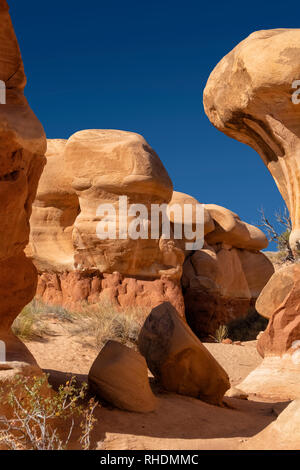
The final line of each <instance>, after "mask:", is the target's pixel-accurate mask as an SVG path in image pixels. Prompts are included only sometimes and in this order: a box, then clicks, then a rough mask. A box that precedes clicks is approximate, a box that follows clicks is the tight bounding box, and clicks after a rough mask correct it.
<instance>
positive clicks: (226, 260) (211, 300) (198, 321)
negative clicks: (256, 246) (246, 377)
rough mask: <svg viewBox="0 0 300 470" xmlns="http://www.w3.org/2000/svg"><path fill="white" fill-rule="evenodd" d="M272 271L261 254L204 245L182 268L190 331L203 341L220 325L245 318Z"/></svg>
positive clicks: (269, 263) (228, 247)
mask: <svg viewBox="0 0 300 470" xmlns="http://www.w3.org/2000/svg"><path fill="white" fill-rule="evenodd" d="M213 233H214V232H211V233H210V234H209V235H211V234H213ZM273 272H274V268H273V265H272V263H271V262H270V261H269V260H268V258H267V257H266V256H265V255H264V254H263V253H260V252H256V251H248V250H245V249H240V248H235V247H233V246H231V245H228V244H225V243H222V244H221V243H219V244H217V245H214V246H210V245H208V244H207V243H205V245H204V247H203V249H202V250H199V251H196V252H195V253H193V254H191V255H190V256H189V257H188V258H187V259H186V260H185V263H184V266H183V277H182V286H183V293H184V301H185V307H186V318H187V320H188V322H189V324H190V326H191V327H192V329H193V331H194V332H196V333H197V335H198V336H199V337H201V338H206V337H207V336H208V335H213V334H215V331H216V330H217V328H218V327H219V326H220V325H221V324H226V323H228V322H230V321H231V320H234V319H236V318H240V317H245V316H247V314H248V313H249V312H251V311H252V310H253V309H254V304H255V300H256V299H257V297H258V295H259V294H260V292H261V290H262V289H263V287H264V286H265V285H266V283H267V282H268V280H269V279H270V277H271V276H272V274H273Z"/></svg>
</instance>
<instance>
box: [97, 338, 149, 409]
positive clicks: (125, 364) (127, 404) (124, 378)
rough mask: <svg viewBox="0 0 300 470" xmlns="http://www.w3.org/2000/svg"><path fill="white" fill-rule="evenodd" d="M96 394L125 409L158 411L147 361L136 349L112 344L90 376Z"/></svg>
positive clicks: (105, 350)
mask: <svg viewBox="0 0 300 470" xmlns="http://www.w3.org/2000/svg"><path fill="white" fill-rule="evenodd" d="M88 380H89V385H90V387H91V389H92V391H93V392H94V393H96V395H97V396H99V397H100V398H102V399H104V400H106V401H107V402H109V403H111V404H112V405H114V406H116V407H118V408H121V409H122V410H128V411H137V412H141V413H147V412H150V411H154V410H155V408H156V398H155V396H154V395H153V393H152V391H151V388H150V385H149V379H148V371H147V364H146V361H145V359H144V358H143V357H142V356H141V355H140V354H139V353H137V352H136V351H134V350H133V349H130V348H128V347H127V346H124V345H123V344H121V343H118V342H116V341H108V342H107V343H106V345H105V346H104V347H103V349H102V350H101V351H100V353H99V354H98V356H97V358H96V359H95V361H94V363H93V365H92V367H91V369H90V371H89V375H88Z"/></svg>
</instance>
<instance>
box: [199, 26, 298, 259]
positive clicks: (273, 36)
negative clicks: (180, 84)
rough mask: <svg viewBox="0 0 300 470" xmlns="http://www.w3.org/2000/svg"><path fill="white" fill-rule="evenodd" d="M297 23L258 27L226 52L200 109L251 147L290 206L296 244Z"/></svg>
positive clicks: (216, 123) (294, 244) (218, 125)
mask: <svg viewBox="0 0 300 470" xmlns="http://www.w3.org/2000/svg"><path fill="white" fill-rule="evenodd" d="M299 44H300V29H274V30H265V31H257V32H255V33H253V34H251V35H250V36H249V37H248V38H246V39H245V40H244V41H242V42H241V43H240V44H238V45H237V46H236V47H235V48H234V49H233V50H232V51H231V52H230V53H229V54H227V55H226V56H225V57H224V58H223V59H222V60H221V61H220V62H219V64H218V65H217V66H216V67H215V69H214V70H213V72H212V73H211V75H210V77H209V79H208V81H207V84H206V87H205V90H204V109H205V112H206V114H207V116H208V118H209V119H210V121H211V122H212V124H213V125H214V126H215V127H216V128H218V129H219V130H221V131H222V132H224V133H225V134H227V135H228V136H230V137H232V138H234V139H237V140H239V141H241V142H243V143H245V144H247V145H250V146H251V147H252V148H254V149H255V150H256V151H257V152H258V153H259V154H260V156H261V158H262V159H263V161H264V163H265V165H266V166H267V168H268V169H269V171H270V173H271V174H272V176H273V178H274V180H275V182H276V184H277V186H278V189H279V191H280V193H281V195H282V197H283V198H284V200H285V202H286V204H287V207H288V209H289V212H290V215H291V219H292V226H293V230H292V233H291V236H290V243H291V246H292V249H293V250H294V251H296V250H298V249H299V248H300V191H299V189H300V188H299V184H300V173H299V172H300V104H295V103H293V101H292V95H293V93H294V92H295V89H293V87H292V86H293V83H294V81H295V80H297V79H300V46H299Z"/></svg>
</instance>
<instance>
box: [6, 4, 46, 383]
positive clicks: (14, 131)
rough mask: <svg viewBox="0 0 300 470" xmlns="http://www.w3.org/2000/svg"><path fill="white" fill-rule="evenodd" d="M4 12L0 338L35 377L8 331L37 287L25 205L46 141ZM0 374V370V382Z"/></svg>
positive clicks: (23, 351) (28, 212) (41, 163)
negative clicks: (29, 255) (27, 250)
mask: <svg viewBox="0 0 300 470" xmlns="http://www.w3.org/2000/svg"><path fill="white" fill-rule="evenodd" d="M8 10H9V8H8V5H7V3H6V1H5V0H2V1H1V2H0V44H1V47H0V80H1V81H2V82H4V83H5V87H6V104H0V155H1V158H0V199H1V208H0V224H1V235H0V290H1V301H0V340H1V341H4V342H5V344H6V359H7V361H8V362H9V361H13V364H16V363H17V362H18V361H20V362H25V363H30V364H31V365H34V367H36V369H37V370H36V375H37V373H38V370H39V369H38V368H37V366H36V363H35V361H34V359H33V357H32V356H31V354H30V353H29V351H28V350H27V348H26V347H25V345H23V343H21V342H20V340H18V339H17V338H15V336H14V335H13V334H12V332H11V329H10V327H11V325H12V323H13V321H14V319H15V318H16V317H17V316H18V314H19V313H20V311H21V310H22V308H23V307H24V306H25V305H26V304H27V303H29V302H30V301H31V299H32V298H33V296H34V293H35V289H36V284H37V272H36V269H35V268H34V266H33V264H32V262H31V261H30V260H29V259H27V258H26V256H25V254H24V249H25V247H26V245H27V243H28V239H29V218H30V215H31V206H32V202H33V200H34V198H35V195H36V190H37V185H38V181H39V177H40V175H41V173H42V170H43V167H44V165H45V161H46V160H45V156H44V154H45V151H46V137H45V134H44V130H43V127H42V125H41V124H40V122H39V121H38V119H37V118H36V116H35V115H34V113H33V112H32V110H31V109H30V107H29V105H28V103H27V100H26V98H25V96H24V87H25V84H26V77H25V74H24V68H23V62H22V58H21V54H20V50H19V47H18V43H17V39H16V36H15V33H14V29H13V26H12V23H11V19H10V16H9V12H8ZM12 369H16V368H15V367H14V366H12ZM1 375H3V374H2V372H1V371H0V380H1Z"/></svg>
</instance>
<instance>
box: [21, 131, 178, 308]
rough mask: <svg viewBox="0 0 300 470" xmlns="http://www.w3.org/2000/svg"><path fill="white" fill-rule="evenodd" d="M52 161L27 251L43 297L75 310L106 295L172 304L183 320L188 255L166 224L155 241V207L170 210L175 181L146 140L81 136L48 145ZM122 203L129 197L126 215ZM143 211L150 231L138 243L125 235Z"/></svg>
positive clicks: (122, 301) (117, 134)
mask: <svg viewBox="0 0 300 470" xmlns="http://www.w3.org/2000/svg"><path fill="white" fill-rule="evenodd" d="M47 162H48V164H47V167H46V169H45V172H44V174H43V175H42V178H41V181H40V184H39V189H38V193H37V197H36V200H35V203H34V207H33V214H32V218H31V225H32V232H31V238H30V245H29V247H28V249H27V252H28V254H29V255H30V256H31V257H32V258H33V260H34V263H35V265H36V267H37V268H38V270H39V273H40V277H39V285H38V290H37V295H38V297H39V298H41V299H43V301H45V302H47V303H61V304H63V305H64V306H66V307H68V308H71V309H80V308H81V305H82V303H83V302H88V303H97V302H99V301H100V300H101V299H102V298H103V296H104V295H106V294H109V295H110V297H111V300H112V301H115V302H117V304H119V305H120V306H121V307H123V306H127V304H130V302H131V304H134V305H136V304H140V303H141V304H142V305H143V306H147V307H148V306H149V307H150V308H151V307H153V306H155V305H157V303H159V302H161V301H164V300H168V301H170V302H172V303H173V305H174V306H175V307H176V308H177V309H178V311H179V312H181V314H182V315H183V313H184V306H183V299H182V294H181V289H180V278H181V273H182V264H183V261H184V252H183V251H182V250H181V249H180V247H179V246H177V244H176V243H175V241H174V239H173V234H172V233H170V237H169V238H168V239H165V238H164V237H163V236H162V230H161V223H160V226H159V227H158V236H157V237H156V238H151V237H150V236H149V234H150V231H151V205H152V204H157V205H161V204H165V205H167V204H168V203H169V201H170V199H171V197H172V192H173V187H172V182H171V180H170V178H169V176H168V173H167V172H166V170H165V168H164V167H163V165H162V163H161V161H160V159H159V157H158V156H157V154H156V153H155V152H154V150H153V149H152V148H151V147H150V146H149V145H148V143H147V142H146V141H145V139H144V138H143V137H142V136H140V135H138V134H135V133H133V132H125V131H118V130H87V131H80V132H77V133H76V134H74V135H73V136H71V137H70V139H68V140H67V141H66V140H49V141H48V152H47ZM120 197H122V198H124V197H125V198H127V199H126V201H125V207H126V209H125V210H124V206H122V205H120ZM106 204H109V205H110V207H112V209H113V211H114V214H113V216H111V218H110V219H109V222H110V223H111V224H113V223H114V220H116V225H115V226H114V230H115V237H114V238H113V239H111V238H107V239H100V238H99V236H98V235H97V230H98V227H99V223H102V222H104V220H107V219H105V216H106V213H105V212H103V211H102V212H101V210H100V211H99V207H100V208H101V207H102V208H103V207H104V205H106ZM140 204H143V205H144V207H145V208H146V209H147V212H146V213H142V214H141V224H142V225H143V227H146V229H145V231H144V235H142V236H140V237H138V238H137V239H133V238H131V237H128V236H127V235H126V231H127V229H128V227H129V226H130V224H131V223H132V222H134V220H135V219H136V215H138V214H139V209H140V207H141V206H139V205H140ZM130 207H131V211H132V212H129V209H130ZM127 209H128V210H127ZM114 216H115V217H114ZM105 227H106V226H105ZM107 227H108V226H107ZM143 227H142V228H143ZM138 230H140V229H138ZM124 234H125V235H124Z"/></svg>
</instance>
